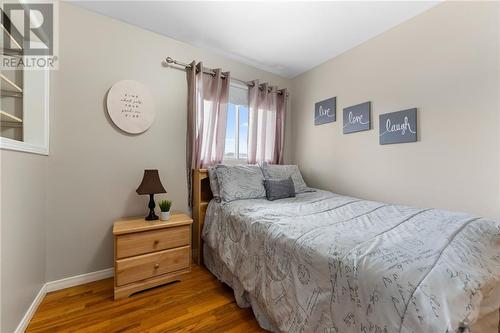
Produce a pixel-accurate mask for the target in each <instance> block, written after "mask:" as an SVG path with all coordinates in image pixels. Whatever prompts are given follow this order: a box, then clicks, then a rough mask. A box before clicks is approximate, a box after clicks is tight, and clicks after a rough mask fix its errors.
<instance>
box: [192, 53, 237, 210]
mask: <svg viewBox="0 0 500 333" xmlns="http://www.w3.org/2000/svg"><path fill="white" fill-rule="evenodd" d="M205 70H206V69H205ZM186 72H187V81H188V114H187V135H186V169H187V170H186V172H187V181H188V194H189V199H188V200H189V201H188V203H189V206H190V207H191V206H192V199H193V181H192V177H193V170H195V169H201V168H206V167H208V166H210V165H214V164H218V163H222V159H223V156H224V142H225V137H226V122H227V102H228V96H229V83H230V74H229V72H224V73H223V72H222V71H221V70H220V69H215V70H213V72H214V74H209V73H206V72H204V70H203V63H201V62H200V63H198V64H196V62H194V61H193V62H192V63H191V67H189V68H187V70H186Z"/></svg>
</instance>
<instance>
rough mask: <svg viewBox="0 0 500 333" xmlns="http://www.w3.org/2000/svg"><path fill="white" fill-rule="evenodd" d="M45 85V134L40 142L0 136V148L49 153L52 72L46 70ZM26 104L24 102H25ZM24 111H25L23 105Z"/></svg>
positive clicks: (41, 153) (40, 153)
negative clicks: (35, 142) (34, 142)
mask: <svg viewBox="0 0 500 333" xmlns="http://www.w3.org/2000/svg"><path fill="white" fill-rule="evenodd" d="M44 81H45V82H44V85H45V86H44V87H43V89H45V98H44V102H43V112H44V114H45V118H44V122H43V125H42V126H43V134H42V136H43V137H41V138H39V139H40V141H41V142H40V143H39V144H33V143H28V142H24V141H18V140H13V139H9V138H4V137H0V149H6V150H16V151H20V152H25V153H33V154H39V155H49V130H50V109H49V108H50V73H49V71H48V70H44ZM23 104H24V103H23ZM23 112H25V110H24V107H23Z"/></svg>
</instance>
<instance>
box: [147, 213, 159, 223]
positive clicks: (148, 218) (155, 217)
mask: <svg viewBox="0 0 500 333" xmlns="http://www.w3.org/2000/svg"><path fill="white" fill-rule="evenodd" d="M144 219H145V220H146V221H154V220H158V215H156V214H155V212H154V211H150V212H149V215H148V216H146V217H145V218H144Z"/></svg>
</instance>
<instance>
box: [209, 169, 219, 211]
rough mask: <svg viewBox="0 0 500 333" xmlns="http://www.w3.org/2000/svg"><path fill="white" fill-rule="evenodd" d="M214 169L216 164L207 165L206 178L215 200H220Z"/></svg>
mask: <svg viewBox="0 0 500 333" xmlns="http://www.w3.org/2000/svg"><path fill="white" fill-rule="evenodd" d="M215 169H217V166H210V167H208V179H209V180H210V189H211V190H212V195H213V196H214V199H215V201H217V202H220V201H221V199H220V190H219V181H218V180H217V173H216V172H215Z"/></svg>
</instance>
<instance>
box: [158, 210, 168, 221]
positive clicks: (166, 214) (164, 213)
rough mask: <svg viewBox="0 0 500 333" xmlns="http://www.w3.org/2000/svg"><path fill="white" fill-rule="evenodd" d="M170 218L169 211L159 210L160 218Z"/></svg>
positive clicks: (163, 219)
mask: <svg viewBox="0 0 500 333" xmlns="http://www.w3.org/2000/svg"><path fill="white" fill-rule="evenodd" d="M168 219H170V212H160V220H162V221H168Z"/></svg>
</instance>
